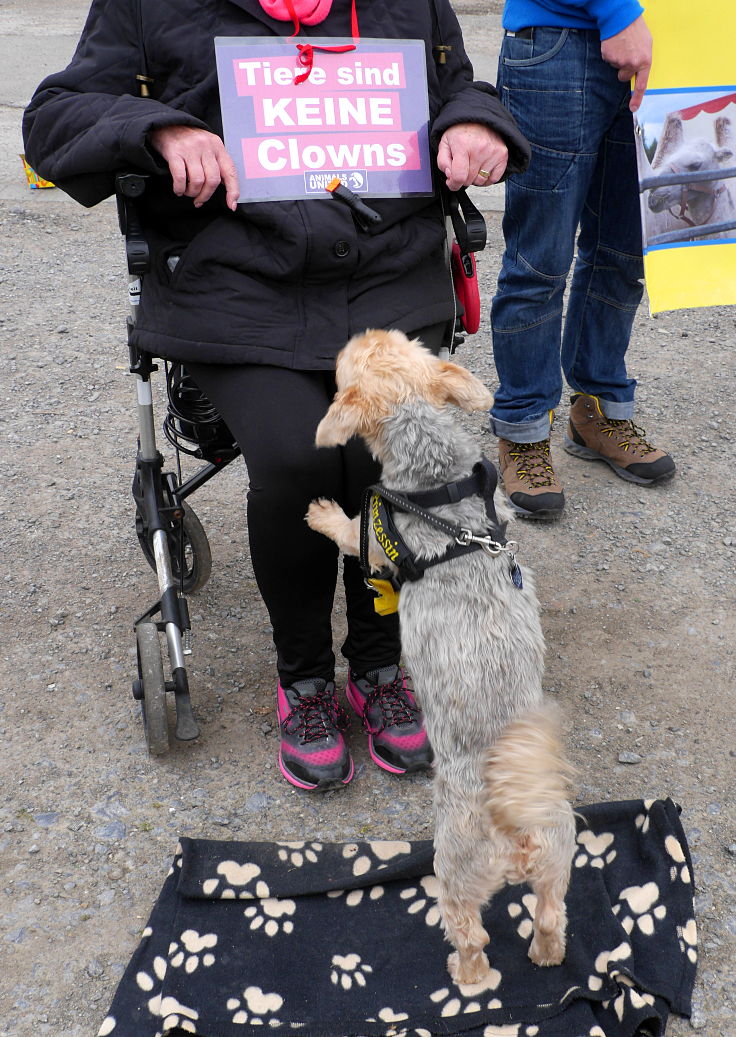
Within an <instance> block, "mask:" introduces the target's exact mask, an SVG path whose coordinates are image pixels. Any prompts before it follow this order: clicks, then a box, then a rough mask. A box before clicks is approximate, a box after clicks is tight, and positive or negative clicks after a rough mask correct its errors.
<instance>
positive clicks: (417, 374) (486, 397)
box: [307, 331, 575, 984]
mask: <svg viewBox="0 0 736 1037" xmlns="http://www.w3.org/2000/svg"><path fill="white" fill-rule="evenodd" d="M337 387H338V391H337V394H336V396H335V398H334V401H333V403H332V404H331V406H330V408H329V410H328V411H327V414H326V415H325V417H324V418H323V419H322V421H321V422H320V424H319V427H318V429H317V436H316V442H317V445H318V446H322V447H329V446H338V445H342V444H344V443H346V442H347V441H348V439H350V438H351V437H352V436H356V435H357V436H360V437H362V438H363V440H364V441H365V443H366V444H367V446H368V448H369V449H370V450H371V452H372V453H373V455H374V457H376V458H377V459H378V460H379V461H380V462H381V463H382V465H383V482H382V484H381V485H382V486H383V487H384V488H385V489H386V490H389V491H399V492H401V493H403V494H412V493H415V492H417V491H428V490H434V489H436V488H438V487H442V486H445V485H447V484H450V483H454V482H455V481H458V480H463V479H466V477H468V476H469V475H470V474H471V473H472V472H473V469H474V466H476V467H477V462H478V461H479V460H480V458H481V451H480V449H479V448H478V446H476V444H475V443H474V442H473V439H472V437H471V436H470V435H469V434H468V433H467V432H466V431H465V430H464V429H463V428H462V427H461V425H460V423H459V422H458V420H457V419H458V415H457V414H456V412H455V411H454V409H453V408H454V407H460V408H461V409H462V410H465V411H474V410H487V409H488V408H489V406H490V405H491V402H492V398H491V394H490V393H489V391H488V390H487V389H486V388H485V386H484V385H483V384H482V383H481V382H480V381H479V380H478V379H477V378H475V377H474V376H473V375H471V374H470V373H469V372H468V371H466V370H465V369H464V368H462V367H460V366H458V365H457V364H453V363H449V362H444V361H441V360H439V359H437V358H436V357H434V356H432V355H431V354H430V353H429V352H428V351H427V350H426V349H424V348H423V347H422V345H421V343H419V342H418V341H410V340H409V339H407V337H406V336H405V335H404V334H403V333H402V332H399V331H367V332H366V333H365V334H364V335H360V336H356V337H355V338H353V339H351V340H350V342H349V343H348V344H347V346H346V347H345V348H344V349H343V350H342V352H341V353H340V355H339V357H338V360H337ZM493 482H494V484H495V478H494V480H493ZM418 496H419V497H421V494H418ZM494 504H495V509H496V514H497V516H498V519H500V521H501V522H504V523H505V522H506V521H507V520H508V519H509V518H510V517H511V514H510V511H509V509H508V507H507V506H506V505H505V504H504V503H503V500H502V498H501V496H500V494H499V493H496V494H495V500H492V503H490V506H489V508H488V509H487V507H486V501H485V500H484V497H483V496H482V495H480V494H479V493H473V494H471V495H469V496H465V497H464V498H463V499H460V500H458V501H456V502H450V503H443V504H441V505H440V506H436V507H433V508H431V513H432V514H433V515H434V516H436V517H438V518H441V519H444V520H445V521H446V522H448V523H449V524H451V525H452V524H457V525H460V526H461V527H463V528H465V529H468V530H471V531H472V532H473V534H474V535H475V536H476V537H477V538H478V539H479V540H481V541H483V540H485V541H486V548H483V547H482V545H481V549H478V550H475V551H471V552H468V553H464V552H463V553H460V554H459V555H457V556H453V557H451V558H449V559H444V560H442V561H441V562H440V563H439V564H431V563H432V560H433V559H438V558H440V557H441V556H443V555H444V554H445V552H446V551H447V549H448V546H449V547H452V546H453V539H454V538H453V536H451V535H448V533H447V532H445V531H443V530H442V529H438V528H435V527H434V526H433V525H431V524H428V523H427V521H426V520H425V518H424V517H423V516H422V515H421V514H415V513H413V512H408V513H404V512H401V511H396V512H395V514H394V523H395V529H396V530H397V531H398V532H399V534H400V537H401V538H402V539H403V541H404V544H405V545H406V546H407V547H408V548H409V549H410V551H411V552H413V555H414V558H415V560H416V561H417V562H418V563H419V565H420V566H421V565H424V564H426V563H429V567H428V568H426V571H425V572H424V575H423V576H422V577H421V578H420V579H415V580H413V581H411V582H406V583H404V584H403V585H402V587H401V592H400V596H399V603H398V609H399V617H400V622H401V636H402V647H403V652H404V656H405V661H406V663H407V665H408V667H409V669H410V672H411V674H412V677H413V681H414V687H415V691H416V693H417V697H418V699H419V701H420V703H421V705H422V708H423V710H424V714H425V721H426V727H427V733H428V735H429V739H430V741H431V744H432V747H433V749H434V754H435V762H434V768H435V776H434V822H435V835H434V846H435V873H436V876H437V879H438V881H439V900H438V903H439V909H440V912H441V915H442V924H443V928H444V931H445V934H446V936H447V937H448V939H449V941H450V942H451V943H452V945H453V946H454V948H455V950H454V952H453V953H452V954H450V956H449V958H448V963H447V964H448V969H449V972H450V975H451V976H452V978H453V980H454V981H455V982H456V983H458V984H482V983H484V982H485V981H486V980H487V979H488V976H489V964H488V959H487V957H486V955H485V953H484V947H485V946H486V944H487V943H488V942H489V935H488V933H487V932H486V930H485V929H484V927H483V922H482V918H481V909H482V908H483V906H484V905H485V904H486V903H487V902H488V901H489V900H490V899H491V897H492V896H493V894H494V893H495V892H496V891H497V890H498V889H500V888H501V887H502V886H503V884H504V883H506V882H510V883H518V882H528V883H529V885H530V886H531V889H532V891H533V892H534V894H535V895H536V898H537V900H536V909H535V912H534V932H533V937H532V940H531V945H530V947H529V957H530V958H531V960H532V961H533V962H535V963H536V964H538V965H557V964H559V963H560V962H561V961H562V960H563V958H564V955H565V930H566V924H567V915H566V911H565V894H566V892H567V886H568V882H569V878H570V868H571V861H572V857H573V851H574V847H575V822H574V815H573V810H572V807H571V805H570V802H569V781H570V778H571V773H572V771H571V767H570V765H569V764H568V763H567V762H566V761H565V758H564V756H563V752H562V749H561V745H560V740H559V736H558V731H557V728H558V723H557V718H556V716H555V714H554V712H553V711H552V710H551V709H550V707H549V706H547V705H545V703H544V701H543V696H542V683H541V681H542V672H543V654H544V642H543V637H542V631H541V627H540V623H539V607H538V603H537V599H536V596H535V592H534V584H533V580H532V577H531V574H530V572H529V570H528V569H526V568H525V569H524V572H523V579H522V578H521V577H520V570H519V569H518V567H517V566H516V562H515V558H514V555H513V553H512V552H513V548H514V546H515V545H513V544H512V543H508V544H506V543H505V540H504V535H503V531H504V528H505V526H503V525H498V524H496V523H494V521H493V519H494V518H495V517H496V516H495V515H493V511H494ZM489 514H490V516H491V517H489ZM307 521H308V523H309V525H310V526H311V528H312V529H314V530H317V531H319V532H321V533H324V534H325V535H326V536H328V537H330V538H331V539H332V540H334V541H335V543H336V544H337V545H338V547H339V548H340V549H341V550H342V551H343V552H345V553H347V554H352V555H360V516H358V517H356V518H353V519H350V518H348V516H347V515H346V514H345V513H344V511H343V510H342V508H341V507H340V506H339V505H338V504H336V503H335V502H334V501H326V500H319V501H313V502H312V504H311V505H310V507H309V512H308V515H307ZM379 532H380V529H379ZM382 539H384V541H385V537H382ZM490 545H493V546H490ZM496 549H498V550H496ZM368 559H369V562H370V566H371V568H372V569H373V570H381V569H384V570H385V569H386V567H387V566H388V568H389V569H390V570H392V571H393V572H394V573H395V572H396V566H393V565H392V564H391V563H390V562H389V560H388V558H387V555H386V553H385V551H384V549H383V548H382V547H381V546H380V545H379V543H378V541H377V539H376V537H375V533H374V529H373V528H371V529H369V531H368ZM522 584H523V586H522Z"/></svg>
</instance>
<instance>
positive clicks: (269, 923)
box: [243, 897, 296, 936]
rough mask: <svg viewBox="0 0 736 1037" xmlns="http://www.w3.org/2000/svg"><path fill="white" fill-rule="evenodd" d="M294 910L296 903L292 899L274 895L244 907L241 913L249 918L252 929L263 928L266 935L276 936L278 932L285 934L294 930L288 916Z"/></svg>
mask: <svg viewBox="0 0 736 1037" xmlns="http://www.w3.org/2000/svg"><path fill="white" fill-rule="evenodd" d="M295 911H296V904H295V902H294V901H293V900H277V899H276V897H269V898H267V899H266V900H261V902H260V903H259V905H258V907H256V906H255V905H254V904H253V905H251V906H250V907H246V909H245V911H244V912H243V914H244V915H245V917H246V918H249V919H250V928H251V929H252V930H254V931H255V930H257V929H263V932H264V933H265V934H266V936H276V934H277V933H279V932H282V933H286V934H287V935H288V934H289V933H293V932H294V923H293V922H292V920H291V918H290V917H289V916H290V915H293V914H294V912H295Z"/></svg>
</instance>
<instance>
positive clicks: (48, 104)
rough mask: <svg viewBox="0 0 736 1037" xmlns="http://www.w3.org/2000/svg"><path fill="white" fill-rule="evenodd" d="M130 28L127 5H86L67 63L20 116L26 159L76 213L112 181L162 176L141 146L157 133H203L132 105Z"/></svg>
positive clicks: (135, 48) (180, 115) (104, 1)
mask: <svg viewBox="0 0 736 1037" xmlns="http://www.w3.org/2000/svg"><path fill="white" fill-rule="evenodd" d="M140 71H141V67H140V44H139V40H138V27H137V22H136V19H135V17H134V14H133V9H132V4H131V0H94V2H93V4H92V7H91V9H90V12H89V15H88V18H87V23H86V25H85V28H84V31H83V33H82V36H81V38H80V41H79V44H78V45H77V49H76V52H75V54H74V57H73V58H72V60H71V63H70V64H69V65H68V66H67V68H66V69H64V71H63V72H58V73H56V74H54V75H51V76H48V77H47V78H46V79H45V80H44V81H43V82H42V83H41V84H40V86H39V87H38V88H37V89H36V91H35V93H34V95H33V97H32V99H31V102H30V104H29V105H28V107H27V109H26V111H25V113H24V116H23V139H24V144H25V151H26V157H27V158H28V161H29V162H30V164H31V165H32V166H33V168H34V169H35V170H36V171H37V172H38V173H39V174H40V175H41V176H43V177H44V178H45V179H47V180H51V181H53V183H55V184H56V185H57V186H58V187H60V188H61V189H62V190H63V191H66V193H67V194H69V195H71V197H72V198H74V199H75V200H76V201H78V202H81V204H82V205H85V206H92V205H96V204H97V203H98V202H100V201H102V199H103V198H106V197H108V196H109V195H110V194H112V193H113V191H114V184H115V180H114V178H115V173H116V172H119V171H120V170H122V169H126V168H131V167H134V168H136V169H137V170H139V171H143V172H150V173H165V172H166V170H167V167H166V164H165V163H164V162H163V160H162V159H161V157H160V156H159V155H158V154H157V153H156V152H155V151H154V150H153V149H152V148H151V147H150V146H149V145H148V142H147V134H148V133H149V132H150V131H151V130H153V129H156V128H158V127H160V126H171V125H182V126H195V127H200V128H204V129H207V127H206V126H205V124H204V123H202V122H201V121H200V120H199V119H195V118H194V117H193V116H190V115H188V114H187V113H185V112H182V111H179V110H177V109H174V108H171V107H169V106H168V105H165V104H161V103H160V102H159V101H156V100H154V99H153V98H146V97H139V96H137V95H138V83H137V81H136V75H137V74H138V73H139V72H140Z"/></svg>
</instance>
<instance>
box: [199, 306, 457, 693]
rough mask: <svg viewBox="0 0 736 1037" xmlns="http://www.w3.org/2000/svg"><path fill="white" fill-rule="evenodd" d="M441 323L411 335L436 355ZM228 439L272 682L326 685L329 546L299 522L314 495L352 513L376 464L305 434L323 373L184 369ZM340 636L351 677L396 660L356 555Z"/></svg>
mask: <svg viewBox="0 0 736 1037" xmlns="http://www.w3.org/2000/svg"><path fill="white" fill-rule="evenodd" d="M443 331H444V327H443V326H440V327H439V328H437V329H435V328H434V327H433V328H431V329H421V330H420V331H419V332H417V333H416V334H417V335H418V336H419V337H420V338H422V340H423V341H424V342H425V344H426V345H427V346H428V348H430V349H432V351H433V352H438V351H439V348H440V346H441V345H442V332H443ZM186 367H187V370H188V371H189V372H190V374H191V375H192V377H193V378H194V380H195V381H196V382H197V384H198V385H199V387H200V388H201V389H202V391H203V392H204V393H205V394H206V395H207V396H208V397H209V399H210V400H211V402H212V403H213V404H214V406H215V407H216V408H217V410H218V411H219V413H220V414H221V416H222V417H223V419H224V420H225V422H226V423H227V425H228V427H229V428H230V431H231V432H232V434H233V436H234V437H235V439H236V441H237V443H238V445H239V446H240V449H241V450H242V453H243V457H244V459H245V463H246V466H247V469H248V478H249V489H248V497H247V500H248V508H247V519H248V537H249V542H250V553H251V559H252V562H253V570H254V573H255V577H256V582H257V583H258V589H259V591H260V592H261V596H262V597H263V600H264V602H265V604H266V608H267V609H268V613H269V616H270V618H271V624H272V627H273V640H274V644H275V645H276V651H277V666H278V673H279V677H280V679H281V682H282V683H284V682H286V683H291V682H293V681H295V680H300V679H302V678H305V677H324V678H326V679H332V677H333V676H334V669H335V657H334V654H333V651H332V622H331V620H332V607H333V601H334V595H335V587H336V583H337V569H338V550H337V547H336V546H335V544H334V543H332V541H331V540H328V539H327V537H325V536H323V535H322V534H321V533H315V532H313V531H312V530H311V529H310V528H309V527H308V526H307V523H306V522H305V520H304V516H305V514H306V511H307V507H308V505H309V502H310V501H312V500H314V499H315V498H316V497H326V498H329V499H330V500H335V501H337V502H338V503H339V504H340V505H341V506H342V507H343V508H344V510H345V511H346V513H347V514H348V515H349V516H350V517H352V516H353V515H355V514H357V513H358V511H359V510H360V505H361V501H362V496H363V491H364V489H365V487H366V486H368V485H370V484H371V483H372V482H376V481H377V480H378V479H379V478H380V466H379V465H378V463H377V462H376V461H374V460H373V458H372V457H371V455H370V454H369V452H368V450H367V449H366V448H365V446H364V445H363V443H362V442H361V441H360V440H357V439H353V440H351V441H350V442H349V443H348V444H347V445H346V446H344V447H337V448H327V449H324V448H323V449H317V447H315V445H314V435H315V431H316V428H317V425H318V423H319V421H320V419H321V418H322V417H323V416H324V414H325V411H326V410H327V408H328V406H329V404H330V402H331V401H332V397H333V396H334V393H335V378H334V373H333V372H332V371H294V370H291V369H289V368H283V367H267V366H262V365H255V364H247V365H230V364H228V365H219V364H190V363H187V365H186ZM343 580H344V584H345V599H346V605H347V627H348V634H347V637H346V639H345V642H344V644H343V645H342V654H343V655H344V656H345V658H346V659H347V660H348V662H349V664H350V667H351V668H352V669H353V670H354V671H355V672H356V673H359V674H363V673H366V672H367V671H368V670H371V669H375V668H376V667H381V666H388V665H390V664H392V663H397V662H398V661H399V657H400V653H401V643H400V639H399V620H398V616H397V615H396V614H394V615H390V616H379V615H378V614H377V613H376V611H375V610H374V608H373V599H374V595H373V593H372V591H370V590H368V588H367V587H366V586H365V584H364V582H363V574H362V572H361V569H360V565H359V564H358V560H357V559H355V558H347V557H346V558H345V560H344V566H343Z"/></svg>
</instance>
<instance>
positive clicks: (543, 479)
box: [509, 439, 555, 488]
mask: <svg viewBox="0 0 736 1037" xmlns="http://www.w3.org/2000/svg"><path fill="white" fill-rule="evenodd" d="M509 457H513V459H514V461H516V474H517V476H518V478H519V480H520V481H521V482H523V481H524V480H525V479H528V480H529V485H530V486H532V487H535V488H536V487H537V486H551V485H552V484H553V482H554V481H555V470H554V468H553V467H552V461H551V458H550V456H549V440H548V439H543V440H541V441H540V442H538V443H513V444H512V449H511V450H509Z"/></svg>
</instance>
